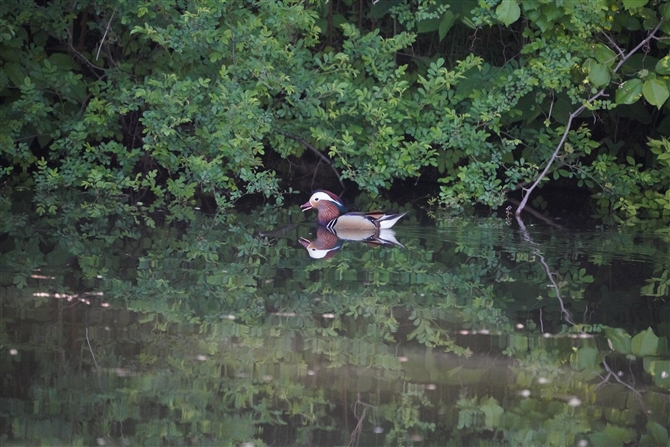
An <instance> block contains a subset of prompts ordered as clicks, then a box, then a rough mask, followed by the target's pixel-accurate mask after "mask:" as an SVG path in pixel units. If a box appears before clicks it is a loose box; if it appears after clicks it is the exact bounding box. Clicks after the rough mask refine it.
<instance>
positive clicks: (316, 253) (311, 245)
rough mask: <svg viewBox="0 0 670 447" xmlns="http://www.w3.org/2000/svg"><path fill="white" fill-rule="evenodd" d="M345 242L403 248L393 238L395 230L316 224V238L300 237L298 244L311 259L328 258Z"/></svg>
mask: <svg viewBox="0 0 670 447" xmlns="http://www.w3.org/2000/svg"><path fill="white" fill-rule="evenodd" d="M345 242H362V243H364V244H366V245H368V246H370V247H378V246H380V245H385V246H390V247H401V248H405V246H404V245H402V244H401V243H400V242H398V240H397V239H396V238H395V232H394V231H393V230H389V229H375V230H347V229H341V230H329V229H328V228H326V227H322V226H321V225H317V227H316V239H315V240H313V241H311V240H309V239H307V238H304V237H301V238H300V244H301V245H302V246H303V247H305V249H307V253H309V256H310V257H312V258H313V259H329V258H332V257H333V256H334V255H335V253H337V252H338V251H339V250H340V249H341V248H342V246H343V245H344V243H345Z"/></svg>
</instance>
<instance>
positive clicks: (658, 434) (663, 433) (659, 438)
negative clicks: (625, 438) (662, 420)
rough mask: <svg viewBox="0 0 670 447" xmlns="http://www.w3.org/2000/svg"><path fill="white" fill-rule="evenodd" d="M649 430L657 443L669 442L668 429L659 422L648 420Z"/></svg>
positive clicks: (664, 443) (665, 443)
mask: <svg viewBox="0 0 670 447" xmlns="http://www.w3.org/2000/svg"><path fill="white" fill-rule="evenodd" d="M647 431H648V432H649V433H651V436H652V437H653V438H654V441H656V445H667V444H668V429H667V428H665V427H663V426H662V425H661V424H659V423H658V422H654V421H648V422H647Z"/></svg>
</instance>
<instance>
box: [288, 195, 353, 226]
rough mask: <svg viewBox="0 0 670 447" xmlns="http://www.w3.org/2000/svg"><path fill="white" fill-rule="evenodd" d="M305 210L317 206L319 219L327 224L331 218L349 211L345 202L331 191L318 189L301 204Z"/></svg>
mask: <svg viewBox="0 0 670 447" xmlns="http://www.w3.org/2000/svg"><path fill="white" fill-rule="evenodd" d="M300 208H302V210H303V211H307V210H311V209H313V208H315V209H316V210H317V211H318V212H319V216H318V221H319V223H320V224H322V225H326V224H327V223H328V222H330V221H331V220H333V219H335V218H337V217H339V216H340V215H342V214H344V213H346V212H347V209H346V208H345V206H344V204H343V203H342V202H341V201H340V198H339V197H337V196H336V195H335V194H333V193H332V192H330V191H325V190H318V191H314V194H312V196H311V197H310V198H309V200H308V201H307V202H305V203H303V204H302V205H300Z"/></svg>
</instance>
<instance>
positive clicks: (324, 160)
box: [278, 131, 347, 189]
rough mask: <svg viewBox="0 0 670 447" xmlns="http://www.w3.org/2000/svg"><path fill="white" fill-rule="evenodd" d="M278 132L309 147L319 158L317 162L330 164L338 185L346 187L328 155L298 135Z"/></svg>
mask: <svg viewBox="0 0 670 447" xmlns="http://www.w3.org/2000/svg"><path fill="white" fill-rule="evenodd" d="M278 132H279V133H280V134H282V135H284V136H285V137H288V138H290V139H292V140H295V141H297V142H298V143H300V144H302V145H303V146H305V147H306V148H307V149H309V150H310V151H312V152H313V153H314V154H315V155H316V156H317V157H319V159H320V161H319V163H320V162H321V161H323V162H324V163H326V164H327V165H328V166H330V168H331V169H332V170H333V172H334V173H335V176H336V177H337V180H338V181H339V182H340V186H342V189H347V188H346V187H345V186H344V183H342V177H340V173H339V172H337V169H336V168H335V166H333V162H332V161H331V160H330V159H329V158H328V157H326V156H325V155H323V154H322V153H321V151H319V150H318V149H317V148H315V147H314V146H312V145H311V144H309V143H308V142H307V141H305V140H303V139H302V138H300V137H299V136H296V135H292V134H290V133H286V132H282V131H278Z"/></svg>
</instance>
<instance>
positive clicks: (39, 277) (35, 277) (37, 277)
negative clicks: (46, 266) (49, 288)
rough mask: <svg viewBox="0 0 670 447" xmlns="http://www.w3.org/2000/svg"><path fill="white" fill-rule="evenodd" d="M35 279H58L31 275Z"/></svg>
mask: <svg viewBox="0 0 670 447" xmlns="http://www.w3.org/2000/svg"><path fill="white" fill-rule="evenodd" d="M30 277H31V278H33V279H56V277H55V276H45V275H34V274H33V275H30Z"/></svg>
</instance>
